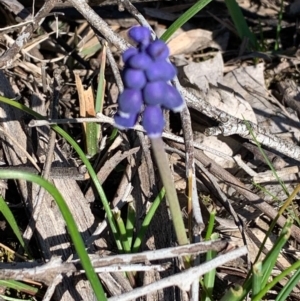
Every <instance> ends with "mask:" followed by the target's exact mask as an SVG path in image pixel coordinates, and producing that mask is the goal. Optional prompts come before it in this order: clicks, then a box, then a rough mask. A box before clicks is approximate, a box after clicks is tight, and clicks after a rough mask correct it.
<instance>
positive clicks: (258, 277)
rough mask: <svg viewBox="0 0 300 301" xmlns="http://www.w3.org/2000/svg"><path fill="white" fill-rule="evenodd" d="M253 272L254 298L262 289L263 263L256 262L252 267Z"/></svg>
mask: <svg viewBox="0 0 300 301" xmlns="http://www.w3.org/2000/svg"><path fill="white" fill-rule="evenodd" d="M252 271H253V277H252V296H253V297H255V296H256V295H257V294H258V293H259V292H260V291H261V288H262V276H263V274H262V262H261V261H259V262H256V263H255V264H254V265H253V267H252Z"/></svg>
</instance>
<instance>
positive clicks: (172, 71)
mask: <svg viewBox="0 0 300 301" xmlns="http://www.w3.org/2000/svg"><path fill="white" fill-rule="evenodd" d="M145 73H146V77H147V79H148V80H149V81H150V82H153V81H166V82H168V81H170V80H172V79H173V78H174V77H175V75H176V68H175V67H174V66H173V65H172V64H171V63H169V62H167V61H166V60H157V61H155V62H152V64H150V65H149V67H148V68H147V69H146V70H145Z"/></svg>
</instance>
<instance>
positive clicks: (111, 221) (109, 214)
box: [0, 96, 122, 251]
mask: <svg viewBox="0 0 300 301" xmlns="http://www.w3.org/2000/svg"><path fill="white" fill-rule="evenodd" d="M0 101H1V102H3V103H6V104H8V105H10V106H12V107H15V108H17V109H19V110H22V111H24V112H26V113H28V114H30V115H32V116H33V117H35V118H36V119H42V120H45V119H47V118H46V117H44V116H42V115H40V114H38V113H37V112H35V111H33V110H31V109H30V108H28V107H26V106H24V105H22V104H20V103H18V102H16V101H14V100H11V99H9V98H6V97H3V96H0ZM51 128H52V129H53V130H54V131H56V132H57V133H58V134H59V135H61V136H62V137H63V138H65V139H66V140H67V141H68V143H69V144H70V145H71V146H72V147H73V148H74V150H75V151H76V152H77V154H78V156H79V157H80V159H81V160H82V163H83V164H84V165H85V166H86V168H87V171H88V173H89V174H90V177H91V180H92V181H93V183H94V185H95V188H96V190H97V192H98V194H99V196H100V199H101V202H102V204H103V207H104V210H105V212H106V216H107V220H108V223H109V225H110V228H111V231H112V233H113V236H114V238H115V241H116V244H117V247H118V249H119V250H120V251H122V244H121V242H120V239H119V233H118V230H117V227H116V224H115V220H114V217H113V214H112V211H111V209H110V206H109V203H108V200H107V198H106V195H105V192H104V190H103V188H102V186H101V184H100V182H99V180H98V177H97V174H96V173H95V171H94V169H93V167H92V165H91V163H90V161H89V160H88V158H87V157H86V156H85V154H84V152H83V151H82V149H81V148H80V146H79V145H78V144H77V143H76V141H75V140H74V139H73V138H72V137H71V136H70V135H69V134H68V133H66V132H65V131H64V130H63V129H62V128H60V127H59V126H58V125H51Z"/></svg>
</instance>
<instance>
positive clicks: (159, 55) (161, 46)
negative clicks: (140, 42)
mask: <svg viewBox="0 0 300 301" xmlns="http://www.w3.org/2000/svg"><path fill="white" fill-rule="evenodd" d="M146 51H147V53H148V54H149V55H150V56H151V57H152V58H153V59H154V60H156V59H157V60H165V59H167V58H168V57H169V54H170V51H169V47H168V46H167V44H166V43H165V42H164V41H162V40H155V41H153V42H152V43H151V44H150V45H149V46H148V47H147V49H146Z"/></svg>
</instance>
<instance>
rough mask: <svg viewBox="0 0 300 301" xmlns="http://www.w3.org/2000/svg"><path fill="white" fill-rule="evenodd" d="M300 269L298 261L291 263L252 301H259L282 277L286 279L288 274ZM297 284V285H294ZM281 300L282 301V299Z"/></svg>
mask: <svg viewBox="0 0 300 301" xmlns="http://www.w3.org/2000/svg"><path fill="white" fill-rule="evenodd" d="M299 268H300V260H298V261H296V262H295V263H293V264H292V265H291V266H290V267H289V268H287V269H286V270H284V271H283V272H282V273H280V274H279V275H278V276H276V277H274V279H273V280H272V281H271V282H269V283H268V284H267V285H266V286H265V287H264V288H263V289H262V290H261V291H260V292H259V294H257V295H256V296H255V297H254V298H253V299H252V301H259V300H261V299H262V298H263V296H264V295H265V294H267V293H268V292H269V291H270V290H271V289H272V287H274V285H276V284H277V283H279V281H281V280H282V279H283V278H284V277H286V276H287V275H289V274H290V273H292V272H293V271H295V270H297V272H298V270H299ZM296 284H297V283H296ZM282 300H283V299H282Z"/></svg>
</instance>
